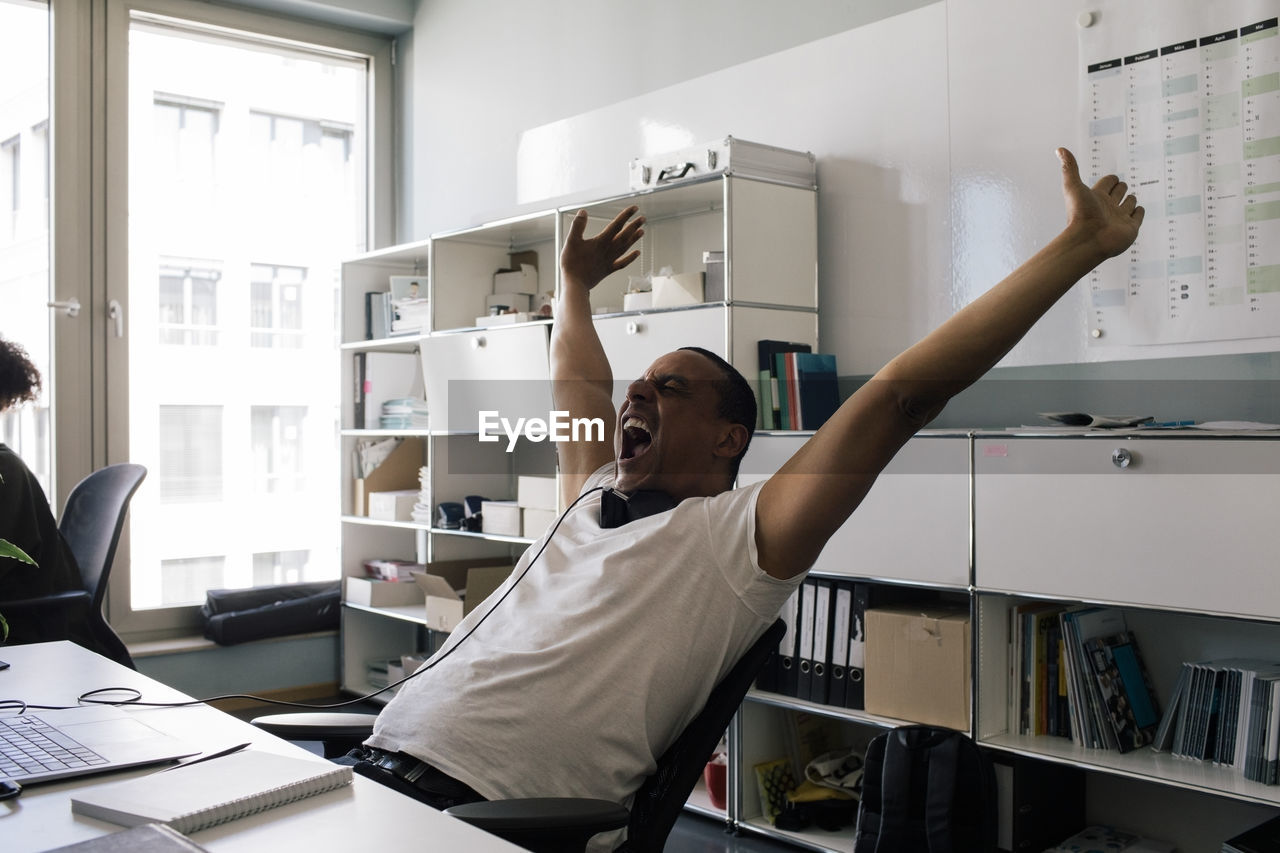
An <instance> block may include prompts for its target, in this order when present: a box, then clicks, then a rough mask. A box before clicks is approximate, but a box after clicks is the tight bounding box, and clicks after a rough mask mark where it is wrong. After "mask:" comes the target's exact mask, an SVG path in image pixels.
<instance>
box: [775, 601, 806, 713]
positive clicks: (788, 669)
mask: <svg viewBox="0 0 1280 853" xmlns="http://www.w3.org/2000/svg"><path fill="white" fill-rule="evenodd" d="M779 615H780V616H781V617H782V621H783V622H785V623H786V624H787V632H786V633H785V634H783V635H782V640H781V641H780V642H779V643H778V679H777V682H776V684H775V686H774V689H775V690H776V691H777V692H779V693H781V694H783V695H784V696H795V695H796V684H797V679H798V676H799V672H800V670H799V667H797V666H796V648H797V647H798V646H799V643H800V590H799V589H797V590H796V591H795V592H793V593H791V597H790V598H788V599H787V603H786V604H784V605H783V606H782V613H781V614H779Z"/></svg>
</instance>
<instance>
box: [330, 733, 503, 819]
mask: <svg viewBox="0 0 1280 853" xmlns="http://www.w3.org/2000/svg"><path fill="white" fill-rule="evenodd" d="M333 761H334V762H335V763H337V764H346V765H348V766H350V767H351V768H352V770H354V771H355V772H356V773H359V774H360V775H361V776H364V777H367V778H369V779H372V780H373V781H375V782H378V783H379V784H382V785H386V786H387V787H388V788H393V789H395V790H397V791H399V792H400V793H402V794H404V795H405V796H407V797H412V798H413V799H415V800H418V801H419V802H422V803H426V804H427V805H429V806H431V807H432V808H433V809H439V810H441V811H443V810H444V809H447V808H450V807H452V806H456V805H460V804H462V803H478V802H482V801H484V799H485V798H484V797H482V796H480V794H478V793H476V791H475V790H474V789H473V788H471V787H469V786H468V785H464V784H463V783H462V782H459V781H458V780H457V779H455V778H453V777H452V776H450V775H448V774H446V773H445V772H444V771H442V770H438V769H436V768H435V767H433V766H431V765H430V764H426V763H425V762H422V761H418V760H417V759H416V758H414V757H413V756H411V755H405V754H404V753H402V752H397V753H388V752H383V751H382V750H380V749H374V748H372V747H367V746H361V747H357V748H356V749H353V750H351V751H350V752H348V753H347V754H346V755H344V756H342V757H341V758H335V759H333Z"/></svg>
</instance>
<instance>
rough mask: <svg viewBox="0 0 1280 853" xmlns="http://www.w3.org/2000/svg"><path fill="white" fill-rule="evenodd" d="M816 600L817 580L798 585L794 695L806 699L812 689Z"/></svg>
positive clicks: (808, 580)
mask: <svg viewBox="0 0 1280 853" xmlns="http://www.w3.org/2000/svg"><path fill="white" fill-rule="evenodd" d="M817 601H818V581H817V579H816V578H809V579H807V580H806V581H805V582H804V583H802V584H801V585H800V647H799V648H798V649H797V651H796V668H797V670H798V675H797V677H796V692H795V694H794V695H795V696H796V698H798V699H808V698H809V694H810V692H811V691H812V690H813V621H814V620H813V615H814V608H815V606H816V605H817Z"/></svg>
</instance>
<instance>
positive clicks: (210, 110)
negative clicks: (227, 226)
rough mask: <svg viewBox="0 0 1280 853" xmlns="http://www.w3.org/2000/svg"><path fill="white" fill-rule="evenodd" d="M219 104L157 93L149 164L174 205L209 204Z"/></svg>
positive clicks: (211, 193) (211, 190)
mask: <svg viewBox="0 0 1280 853" xmlns="http://www.w3.org/2000/svg"><path fill="white" fill-rule="evenodd" d="M221 109H222V105H221V104H219V103H217V102H213V101H202V100H198V99H196V98H191V97H182V96H179V95H172V94H160V93H157V94H156V97H155V118H154V123H153V127H154V130H155V137H156V138H155V149H154V154H155V156H154V158H153V160H152V168H153V169H155V171H156V172H157V173H158V175H159V177H160V180H162V181H164V182H165V183H166V184H167V185H168V187H169V190H168V192H167V195H168V197H169V200H170V201H171V202H172V203H173V204H174V206H175V207H180V208H181V207H191V206H201V205H207V204H210V203H211V202H212V200H213V198H212V197H213V192H214V176H215V170H214V151H215V140H216V138H217V135H218V123H219V118H220V111H221Z"/></svg>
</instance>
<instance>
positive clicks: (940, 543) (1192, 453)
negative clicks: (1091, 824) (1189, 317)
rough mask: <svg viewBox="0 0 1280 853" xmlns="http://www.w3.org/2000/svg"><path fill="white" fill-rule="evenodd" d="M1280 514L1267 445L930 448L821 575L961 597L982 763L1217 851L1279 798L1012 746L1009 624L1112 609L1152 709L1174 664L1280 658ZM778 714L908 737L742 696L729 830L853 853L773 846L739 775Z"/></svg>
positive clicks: (990, 442) (825, 560) (781, 441)
mask: <svg viewBox="0 0 1280 853" xmlns="http://www.w3.org/2000/svg"><path fill="white" fill-rule="evenodd" d="M803 440H804V436H803V435H764V436H761V437H760V438H758V439H757V442H758V446H753V449H752V454H753V458H751V459H749V460H747V461H745V462H744V472H749V473H747V474H744V476H745V477H747V478H755V479H759V478H760V477H763V476H767V473H768V472H769V471H770V470H773V469H774V468H776V467H777V465H779V464H781V462H782V461H783V460H785V459H786V458H787V457H789V456H790V454H791V453H792V452H794V450H795V449H796V448H797V447H798V446H799V444H800V443H801V442H802V441H803ZM1119 450H1123V451H1124V452H1123V453H1117V451H1119ZM1113 457H1114V458H1115V460H1116V461H1114V462H1113ZM1278 499H1280V436H1277V435H1274V434H1270V435H1256V434H1254V435H1238V434H1237V435H1222V434H1197V433H1190V434H1189V433H1188V432H1187V431H1181V432H1177V433H1153V432H1145V433H1133V432H1129V433H1098V432H1091V433H1084V432H1082V433H1079V434H1071V435H1063V434H1061V433H1050V434H1042V435H1035V434H1024V433H974V434H955V433H951V434H943V433H929V432H926V433H922V434H920V435H918V436H917V437H915V438H914V439H912V440H911V441H910V442H909V443H908V444H907V446H906V447H905V448H904V449H903V451H902V453H900V454H899V456H898V457H897V458H896V459H895V460H894V462H893V463H891V465H890V466H889V468H888V469H887V470H886V471H885V473H884V474H883V475H882V476H881V477H880V479H879V480H878V481H877V483H876V485H875V487H874V488H873V489H872V491H871V493H870V494H869V495H868V497H867V499H866V500H865V501H864V503H863V505H862V506H861V507H860V508H859V509H858V511H857V512H856V513H855V514H854V516H853V517H852V518H851V519H850V520H849V522H847V523H846V525H845V526H844V527H843V528H842V529H841V531H840V532H839V533H838V534H837V535H836V537H835V538H833V540H832V541H831V543H830V544H829V545H828V547H827V548H826V549H825V550H824V552H823V554H822V556H821V557H820V558H819V562H818V564H817V566H815V571H817V572H820V573H821V574H823V575H829V576H835V577H840V576H855V577H859V578H862V579H866V580H871V581H875V582H879V583H887V584H896V585H910V586H913V587H923V588H927V589H932V590H936V591H937V592H938V593H940V594H946V595H949V596H955V595H957V594H959V595H964V596H967V597H968V599H969V601H970V603H971V613H972V614H973V617H974V619H975V622H974V630H973V649H972V654H973V660H974V665H973V673H974V681H973V684H972V693H973V701H974V715H973V720H972V727H971V732H970V733H971V734H973V735H974V736H975V738H977V740H978V741H979V742H980V743H982V744H983V745H984V746H987V747H990V748H992V749H995V750H1000V751H1003V752H1007V753H1012V754H1017V755H1022V756H1027V757H1031V758H1035V759H1040V760H1044V761H1049V762H1057V763H1062V764H1069V765H1072V766H1075V767H1078V768H1081V769H1082V770H1084V771H1086V780H1087V783H1086V789H1087V792H1088V794H1087V797H1086V801H1087V812H1088V819H1089V820H1091V821H1096V822H1104V823H1106V822H1110V823H1118V824H1119V825H1122V826H1124V827H1125V828H1128V829H1131V830H1133V831H1137V832H1141V833H1144V834H1147V835H1150V836H1152V837H1156V838H1162V839H1164V840H1168V841H1172V842H1174V843H1175V844H1177V845H1178V849H1180V850H1184V851H1200V850H1217V849H1218V848H1219V847H1220V845H1221V842H1222V840H1223V839H1224V838H1226V837H1228V835H1230V834H1233V833H1234V832H1238V831H1241V830H1243V829H1244V828H1246V827H1248V826H1250V825H1252V824H1254V823H1258V822H1261V821H1262V820H1264V819H1265V818H1266V817H1269V816H1272V815H1274V814H1275V813H1276V812H1275V810H1276V809H1277V808H1280V786H1269V785H1263V784H1260V783H1256V782H1250V781H1248V780H1245V779H1244V778H1243V777H1242V776H1241V775H1240V774H1239V772H1238V771H1236V770H1233V769H1232V768H1225V767H1219V766H1214V765H1213V764H1212V762H1198V761H1193V760H1189V759H1185V758H1174V757H1172V756H1170V755H1169V754H1167V753H1156V752H1154V751H1152V750H1151V749H1150V748H1149V747H1148V748H1144V749H1139V750H1135V751H1133V752H1129V753H1125V754H1120V753H1118V752H1112V751H1107V750H1101V749H1088V748H1084V747H1082V746H1079V745H1077V744H1074V743H1072V742H1071V741H1070V740H1069V739H1067V738H1062V737H1053V736H1038V737H1036V736H1026V735H1019V734H1015V733H1013V732H1014V731H1016V726H1012V725H1011V724H1010V721H1011V719H1012V718H1013V713H1014V712H1013V710H1012V709H1011V708H1010V701H1011V699H1010V696H1011V689H1010V654H1011V649H1010V638H1009V616H1010V611H1011V610H1012V608H1014V607H1016V606H1017V605H1018V604H1020V603H1022V602H1027V601H1060V602H1063V603H1066V604H1075V603H1090V604H1101V605H1110V606H1114V607H1118V608H1121V609H1122V610H1123V611H1124V614H1125V617H1126V622H1127V624H1128V627H1129V629H1130V630H1132V631H1133V632H1134V634H1135V635H1136V636H1137V639H1138V643H1139V646H1140V648H1141V651H1142V655H1143V658H1144V660H1145V662H1146V666H1147V670H1148V672H1149V673H1150V675H1151V678H1152V681H1153V683H1154V688H1155V691H1156V693H1157V699H1158V702H1159V704H1160V707H1161V709H1163V707H1164V703H1166V702H1167V701H1168V699H1169V696H1170V694H1171V692H1172V689H1173V684H1174V682H1175V680H1176V678H1177V675H1178V671H1179V669H1180V667H1181V665H1182V663H1183V662H1184V661H1188V660H1205V659H1211V658H1218V657H1233V656H1239V657H1264V658H1274V659H1276V660H1280V585H1277V584H1276V583H1275V582H1274V577H1275V566H1276V557H1275V555H1276V554H1277V553H1280V526H1278V525H1276V524H1275V521H1274V517H1275V509H1276V507H1277V506H1280V500H1278ZM908 531H910V532H911V533H907V532H908ZM785 714H814V715H818V716H822V717H826V718H829V719H831V720H833V721H835V722H836V723H837V724H838V725H839V726H840V727H841V730H842V731H843V730H846V729H847V731H848V732H849V737H850V742H851V743H856V744H861V743H864V742H865V741H866V740H868V739H869V738H870V737H871V736H873V735H874V734H875V733H876V732H878V731H881V730H883V729H885V728H891V727H893V726H896V725H900V724H902V723H904V722H911V721H902V720H890V719H885V718H880V717H875V716H873V715H868V714H865V713H863V712H858V711H849V710H847V709H843V708H831V707H827V706H821V705H815V704H814V703H812V702H806V701H803V700H798V699H794V698H790V697H786V696H781V695H778V694H772V693H760V692H756V691H753V692H752V693H751V694H749V695H748V699H747V702H746V703H745V704H744V709H743V712H742V713H740V714H739V716H738V719H737V721H736V722H735V732H736V738H735V743H736V746H735V748H734V749H732V750H731V752H730V758H731V768H730V770H731V773H732V774H734V775H735V776H736V778H737V779H738V784H739V794H738V797H737V799H736V800H733V799H731V802H730V810H731V811H732V814H731V815H729V816H728V819H729V820H730V821H732V822H735V823H736V824H737V825H739V826H740V827H742V828H743V829H744V830H746V831H749V832H752V833H754V834H760V835H766V836H769V837H773V838H779V839H784V840H787V841H790V842H792V843H795V844H797V845H799V846H801V847H804V848H806V849H812V850H819V851H844V853H848V851H851V850H852V845H853V842H852V832H851V831H850V832H848V833H841V834H831V833H824V832H821V831H811V832H802V833H794V832H785V831H782V830H779V829H777V828H776V827H774V826H772V825H771V824H770V823H768V821H766V820H764V819H763V818H762V817H761V807H760V803H759V797H758V795H757V794H756V791H755V780H754V773H753V767H754V766H755V764H757V763H759V762H762V761H766V760H771V759H776V758H780V757H784V756H785V755H786V744H785V743H784V742H783V740H782V738H781V735H780V732H781V731H783V730H784V729H785V727H786V720H785V718H784V717H783V716H782V715H785ZM1170 803H1176V804H1177V806H1176V809H1174V811H1176V815H1172V814H1171V812H1170Z"/></svg>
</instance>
